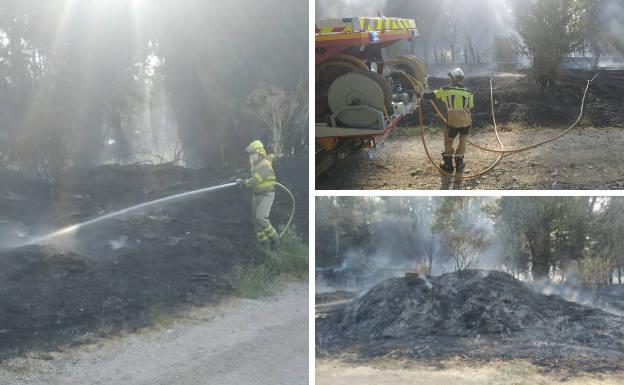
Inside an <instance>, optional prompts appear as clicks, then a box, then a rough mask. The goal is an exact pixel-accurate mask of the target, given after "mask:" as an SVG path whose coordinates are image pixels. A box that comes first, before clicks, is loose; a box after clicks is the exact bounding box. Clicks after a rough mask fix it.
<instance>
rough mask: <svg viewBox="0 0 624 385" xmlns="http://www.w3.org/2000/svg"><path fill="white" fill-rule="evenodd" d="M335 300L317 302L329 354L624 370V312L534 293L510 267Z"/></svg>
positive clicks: (320, 344) (323, 347)
mask: <svg viewBox="0 0 624 385" xmlns="http://www.w3.org/2000/svg"><path fill="white" fill-rule="evenodd" d="M343 294H344V293H343ZM324 296H327V294H324ZM337 297H339V298H341V300H338V298H337ZM328 298H329V299H330V302H329V303H327V304H326V305H325V306H323V307H318V306H317V318H316V344H317V349H318V350H319V351H322V352H325V354H326V355H328V356H329V357H341V356H344V355H345V354H347V355H352V356H354V357H356V358H355V359H356V360H361V361H368V360H375V359H380V358H389V357H392V358H393V359H399V358H400V359H408V360H412V361H416V362H425V363H427V364H433V365H436V364H438V363H440V362H444V361H448V360H450V359H462V360H466V361H469V362H475V363H486V362H490V361H515V360H526V361H529V362H531V363H532V364H534V365H537V366H539V367H542V368H545V369H553V370H566V371H572V372H575V371H576V372H613V371H621V370H623V369H624V317H623V316H620V315H616V314H613V313H609V312H606V311H603V310H600V309H597V308H594V307H589V306H584V305H580V304H578V303H575V302H569V301H566V300H564V299H562V298H561V297H559V296H556V295H544V294H541V293H538V292H535V291H533V290H531V289H530V288H529V287H528V286H526V285H525V284H524V283H522V282H520V281H518V280H516V279H514V278H513V277H512V276H510V275H508V274H505V273H502V272H496V271H483V270H473V271H468V272H466V273H464V276H463V278H460V277H459V276H458V274H457V273H449V274H445V275H442V276H440V277H431V278H429V279H427V280H425V279H419V278H417V279H410V278H395V279H390V280H387V281H384V282H382V283H380V284H379V285H377V286H375V287H373V288H372V289H371V290H369V291H368V292H366V293H365V294H363V295H361V296H359V297H357V298H355V299H353V300H351V299H350V296H349V295H346V294H344V295H341V294H340V293H338V294H336V295H330V296H329V297H328ZM321 301H322V298H321Z"/></svg>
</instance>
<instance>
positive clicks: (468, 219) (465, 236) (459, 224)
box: [431, 197, 488, 272]
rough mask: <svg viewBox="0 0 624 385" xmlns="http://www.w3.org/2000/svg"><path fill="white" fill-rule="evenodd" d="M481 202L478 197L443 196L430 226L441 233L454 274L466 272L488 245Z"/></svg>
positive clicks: (434, 231) (435, 231)
mask: <svg viewBox="0 0 624 385" xmlns="http://www.w3.org/2000/svg"><path fill="white" fill-rule="evenodd" d="M480 206H481V202H480V200H479V199H477V198H469V197H445V198H442V203H441V204H440V206H439V207H438V209H437V210H436V213H435V219H434V221H433V224H432V225H431V229H432V231H433V233H435V234H440V237H441V239H442V241H443V242H444V244H445V246H446V248H447V250H448V252H449V254H450V256H451V258H453V261H454V264H455V270H456V271H459V272H461V271H463V270H466V269H469V268H470V267H471V266H472V265H473V264H474V263H475V262H476V261H477V259H478V257H479V254H480V253H481V251H482V250H483V249H484V248H485V247H486V246H487V245H488V239H487V231H486V230H485V229H484V228H483V226H482V225H481V224H480V223H479V222H480V215H481V209H480Z"/></svg>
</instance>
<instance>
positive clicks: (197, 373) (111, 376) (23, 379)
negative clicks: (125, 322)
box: [0, 284, 308, 385]
mask: <svg viewBox="0 0 624 385" xmlns="http://www.w3.org/2000/svg"><path fill="white" fill-rule="evenodd" d="M207 383H210V384H219V385H229V384H232V385H234V384H235V385H246V384H249V385H252V384H253V385H265V384H266V385H280V384H284V385H286V384H288V385H298V384H301V385H304V384H306V385H307V384H308V286H307V285H304V284H290V285H288V286H286V287H285V288H284V289H282V290H281V292H280V293H279V294H278V295H277V296H275V297H273V298H268V299H264V300H260V301H252V300H241V299H234V300H230V301H229V302H228V303H226V304H223V305H220V306H218V307H206V308H201V309H197V310H195V311H193V312H190V313H187V314H185V315H184V316H182V317H180V318H176V319H175V320H163V322H162V325H161V326H160V327H159V328H157V329H152V330H148V331H145V332H142V333H138V334H131V335H126V336H122V337H119V338H116V339H113V340H106V341H101V342H98V343H97V344H94V345H88V346H85V347H81V348H77V349H69V350H67V351H64V352H60V353H53V354H44V355H38V356H32V357H29V358H20V359H13V360H11V361H8V362H5V363H3V364H2V365H1V366H0V384H11V385H25V384H42V385H43V384H45V385H60V384H63V385H84V384H94V385H95V384H98V385H104V384H106V385H108V384H110V385H113V384H115V385H116V384H133V385H159V384H162V385H165V384H167V385H168V384H176V385H191V384H193V385H195V384H207Z"/></svg>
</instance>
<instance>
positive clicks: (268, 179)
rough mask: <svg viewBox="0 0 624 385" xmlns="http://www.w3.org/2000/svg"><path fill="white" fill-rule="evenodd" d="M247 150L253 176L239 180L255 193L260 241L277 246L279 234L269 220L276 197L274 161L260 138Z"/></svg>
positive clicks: (257, 232) (257, 230) (256, 219)
mask: <svg viewBox="0 0 624 385" xmlns="http://www.w3.org/2000/svg"><path fill="white" fill-rule="evenodd" d="M246 151H247V153H248V154H249V162H250V165H251V177H250V178H249V179H247V180H239V183H240V184H241V185H244V186H246V187H248V188H249V189H251V192H252V193H253V212H254V215H255V221H256V237H257V238H258V241H259V242H260V243H261V244H263V243H265V244H266V243H268V244H269V245H270V246H271V247H272V248H275V247H276V246H277V244H278V242H279V235H278V233H277V231H275V229H274V228H273V226H272V225H271V221H270V220H269V214H270V213H271V206H273V200H274V199H275V182H276V179H275V172H274V171H273V164H272V163H273V162H272V160H271V157H270V156H268V155H267V153H266V150H265V149H264V145H263V144H262V142H261V141H259V140H254V141H253V142H251V143H250V144H249V146H247V149H246Z"/></svg>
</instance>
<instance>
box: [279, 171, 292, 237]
mask: <svg viewBox="0 0 624 385" xmlns="http://www.w3.org/2000/svg"><path fill="white" fill-rule="evenodd" d="M275 185H276V186H279V187H280V188H281V189H282V190H284V191H285V192H286V193H287V194H288V195H289V196H290V200H291V202H292V210H290V217H289V218H288V222H286V226H284V230H282V233H281V234H280V235H279V237H280V238H282V237H283V236H284V234H286V230H288V228H289V227H290V225H291V224H292V221H293V218H294V217H295V208H296V203H295V196H294V195H293V194H292V193H291V192H290V190H289V189H287V188H286V186H284V185H283V184H281V183H278V182H275Z"/></svg>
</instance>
